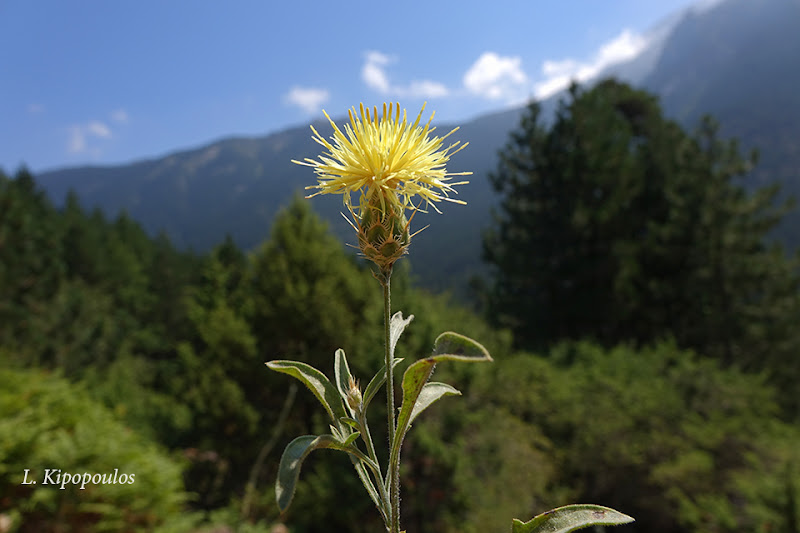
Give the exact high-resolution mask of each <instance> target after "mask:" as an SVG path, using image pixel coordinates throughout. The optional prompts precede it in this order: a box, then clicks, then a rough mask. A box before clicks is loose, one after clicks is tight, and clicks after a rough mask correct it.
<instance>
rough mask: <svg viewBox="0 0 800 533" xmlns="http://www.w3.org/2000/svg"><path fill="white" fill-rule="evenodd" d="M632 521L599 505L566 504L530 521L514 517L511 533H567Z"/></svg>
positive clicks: (628, 517) (624, 515)
mask: <svg viewBox="0 0 800 533" xmlns="http://www.w3.org/2000/svg"><path fill="white" fill-rule="evenodd" d="M630 522H633V518H631V517H630V516H628V515H626V514H622V513H620V512H618V511H615V510H614V509H609V508H608V507H601V506H600V505H586V504H581V505H567V506H565V507H559V508H557V509H553V510H552V511H547V512H546V513H543V514H540V515H539V516H537V517H536V518H534V519H532V520H531V521H530V522H525V523H523V522H521V521H520V520H517V519H516V518H515V519H514V520H513V522H512V523H511V533H569V532H570V531H575V530H576V529H581V528H584V527H589V526H616V525H620V524H628V523H630Z"/></svg>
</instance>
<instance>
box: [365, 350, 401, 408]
mask: <svg viewBox="0 0 800 533" xmlns="http://www.w3.org/2000/svg"><path fill="white" fill-rule="evenodd" d="M402 360H403V359H393V360H392V368H394V367H396V366H397V363H399V362H400V361H402ZM384 383H386V366H384V367H383V368H381V369H380V370H379V371H378V373H377V374H375V376H374V377H373V378H372V380H371V381H370V382H369V385H367V388H366V390H365V391H364V400H363V404H364V407H362V410H364V411H366V410H367V406H368V405H369V402H371V401H372V398H374V397H375V395H376V394H377V393H378V391H379V390H380V388H381V387H382V386H383V384H384Z"/></svg>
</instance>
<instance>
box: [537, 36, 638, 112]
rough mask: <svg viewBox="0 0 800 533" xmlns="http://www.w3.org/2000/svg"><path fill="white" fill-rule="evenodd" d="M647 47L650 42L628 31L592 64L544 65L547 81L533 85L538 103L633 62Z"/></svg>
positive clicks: (607, 45) (565, 62)
mask: <svg viewBox="0 0 800 533" xmlns="http://www.w3.org/2000/svg"><path fill="white" fill-rule="evenodd" d="M646 45H647V40H646V39H645V38H644V37H643V36H641V35H639V34H637V33H634V32H632V31H631V30H627V29H626V30H623V31H622V33H620V34H619V35H618V36H616V37H615V38H614V39H612V40H610V41H608V42H607V43H605V44H604V45H603V46H601V47H600V49H599V50H598V51H597V53H596V54H595V55H594V57H593V58H592V59H591V61H587V62H580V61H576V60H574V59H564V60H561V61H551V60H548V61H545V62H544V63H543V64H542V74H544V80H542V81H540V82H538V83H536V84H534V87H533V89H534V96H535V97H536V98H538V99H543V98H547V97H549V96H552V95H553V94H555V93H557V92H558V91H560V90H562V89H565V88H567V87H568V86H569V84H570V83H571V82H572V81H576V82H585V81H587V80H589V79H591V78H593V77H594V76H596V75H597V74H599V73H600V72H601V71H602V70H603V69H605V68H606V67H609V66H611V65H613V64H615V63H620V62H622V61H626V60H628V59H632V58H633V57H635V56H636V55H637V54H638V53H639V52H641V51H642V50H643V49H644V47H645V46H646Z"/></svg>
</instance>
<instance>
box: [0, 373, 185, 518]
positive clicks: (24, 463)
mask: <svg viewBox="0 0 800 533" xmlns="http://www.w3.org/2000/svg"><path fill="white" fill-rule="evenodd" d="M0 465H2V466H0V513H3V514H8V515H9V516H11V517H13V518H14V520H15V521H16V524H17V525H19V526H20V527H21V529H19V530H18V531H21V532H22V531H42V530H50V529H51V528H52V527H54V526H55V525H56V524H57V525H58V527H59V528H62V529H63V530H64V531H86V530H87V527H90V528H91V530H92V531H139V530H142V529H153V528H155V527H157V526H159V525H160V524H163V523H164V522H165V521H167V520H170V519H173V518H174V517H176V516H177V515H178V514H179V513H180V512H181V510H182V507H183V504H184V503H185V502H186V500H187V494H186V493H185V492H184V489H183V484H182V479H181V466H180V464H179V463H177V462H175V461H174V460H173V459H171V458H170V457H169V456H168V455H167V454H166V453H165V452H164V451H163V450H162V449H161V448H160V447H158V446H157V445H155V444H154V443H153V442H151V441H147V440H145V439H143V438H142V437H140V436H139V435H137V434H136V433H134V432H132V431H131V430H130V429H128V428H127V427H125V426H123V425H122V424H120V423H119V422H118V421H116V420H115V418H114V416H113V415H112V414H111V413H110V412H109V411H108V410H107V409H105V408H104V407H102V406H101V405H99V404H98V403H96V402H95V401H93V400H92V399H91V398H90V397H89V395H88V393H87V392H86V391H85V390H83V389H82V388H80V387H76V386H74V385H71V384H69V383H67V382H66V381H65V380H64V379H62V378H58V377H55V376H52V375H47V374H44V373H42V372H34V371H21V370H0ZM47 468H50V469H60V470H61V471H62V473H70V474H77V475H79V476H80V477H81V482H78V484H77V485H75V484H67V485H65V488H64V489H63V490H61V484H58V485H53V484H49V483H47V484H46V483H45V481H46V478H45V469H47ZM26 469H28V470H29V477H28V480H29V481H32V480H35V481H37V484H29V485H28V484H25V485H23V484H21V483H22V482H23V480H24V475H25V470H26ZM115 470H116V471H117V473H118V474H119V476H120V477H119V478H118V479H121V476H122V474H126V479H127V480H130V479H132V480H133V483H130V482H128V483H120V482H118V483H116V484H111V483H108V484H102V483H100V484H93V483H89V484H87V485H85V486H84V488H83V489H81V488H80V487H81V483H82V480H83V475H84V474H85V473H88V474H90V475H94V474H101V475H102V474H110V475H111V476H113V475H114V473H115ZM128 476H135V477H134V478H129V477H128ZM50 479H51V480H52V481H55V479H56V476H55V475H53V476H51V478H50ZM62 480H63V479H62Z"/></svg>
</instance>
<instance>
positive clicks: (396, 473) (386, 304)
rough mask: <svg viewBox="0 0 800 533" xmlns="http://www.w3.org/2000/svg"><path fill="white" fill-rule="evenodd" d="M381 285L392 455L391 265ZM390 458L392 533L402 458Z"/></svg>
mask: <svg viewBox="0 0 800 533" xmlns="http://www.w3.org/2000/svg"><path fill="white" fill-rule="evenodd" d="M382 274H383V275H382V279H381V285H382V286H383V333H384V355H385V361H386V410H387V411H388V413H387V419H388V425H389V455H390V456H391V450H392V443H393V442H394V433H395V419H394V369H393V365H392V353H391V351H392V350H391V341H390V335H391V321H392V303H391V295H392V291H391V278H392V270H391V267H390V268H388V269H386V270H384V271H383V272H382ZM399 459H400V458H399V456H398V457H397V461H392V460H391V459H390V460H389V467H388V468H389V471H388V484H389V499H390V501H391V516H390V521H389V522H390V523H389V526H390V529H389V531H390V533H400V464H399V462H400V460H399Z"/></svg>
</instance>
